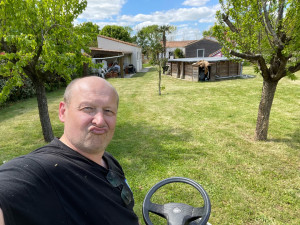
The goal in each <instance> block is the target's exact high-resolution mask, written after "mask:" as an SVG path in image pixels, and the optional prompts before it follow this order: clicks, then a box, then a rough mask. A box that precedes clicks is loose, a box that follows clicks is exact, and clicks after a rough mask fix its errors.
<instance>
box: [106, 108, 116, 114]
mask: <svg viewBox="0 0 300 225" xmlns="http://www.w3.org/2000/svg"><path fill="white" fill-rule="evenodd" d="M104 112H105V113H106V114H108V115H114V112H113V111H111V110H109V109H105V110H104Z"/></svg>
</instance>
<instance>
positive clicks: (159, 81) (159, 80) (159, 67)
mask: <svg viewBox="0 0 300 225" xmlns="http://www.w3.org/2000/svg"><path fill="white" fill-rule="evenodd" d="M160 84H161V62H160V61H159V64H158V94H159V95H161V88H160Z"/></svg>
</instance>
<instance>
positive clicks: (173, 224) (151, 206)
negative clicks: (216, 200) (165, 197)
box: [143, 177, 211, 225]
mask: <svg viewBox="0 0 300 225" xmlns="http://www.w3.org/2000/svg"><path fill="white" fill-rule="evenodd" d="M175 182H179V183H187V184H189V185H191V186H193V187H194V188H196V189H197V190H198V191H199V192H200V194H201V195H202V198H203V200H204V206H203V207H200V208H195V207H192V206H190V205H187V204H183V203H167V204H164V205H159V204H155V203H152V202H151V201H150V199H151V197H152V195H153V194H154V193H155V192H156V191H157V190H158V189H159V188H161V187H162V186H164V185H166V184H169V183H175ZM210 210H211V204H210V200H209V197H208V195H207V193H206V191H205V190H204V189H203V188H202V186H201V185H200V184H198V183H197V182H195V181H193V180H191V179H188V178H185V177H172V178H168V179H165V180H162V181H160V182H158V183H157V184H155V185H154V186H153V187H152V188H151V189H150V191H149V192H148V193H147V195H146V197H145V199H144V202H143V217H144V221H145V223H146V224H147V225H153V224H152V222H151V220H150V217H149V212H152V213H154V214H157V215H159V216H161V217H163V218H166V219H167V221H168V225H188V224H190V225H206V224H207V221H208V219H209V216H210ZM192 221H193V222H192Z"/></svg>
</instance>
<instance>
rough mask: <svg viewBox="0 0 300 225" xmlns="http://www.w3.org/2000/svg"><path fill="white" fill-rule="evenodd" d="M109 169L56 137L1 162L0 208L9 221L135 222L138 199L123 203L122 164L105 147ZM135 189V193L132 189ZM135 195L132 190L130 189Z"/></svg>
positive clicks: (53, 224) (23, 224)
mask: <svg viewBox="0 0 300 225" xmlns="http://www.w3.org/2000/svg"><path fill="white" fill-rule="evenodd" d="M103 157H104V160H106V163H107V165H108V167H109V169H108V170H107V169H105V168H104V167H102V166H99V165H98V164H96V163H95V162H93V161H91V160H89V159H87V158H86V157H84V156H82V155H81V154H79V153H77V152H76V151H74V150H72V149H70V148H69V147H67V146H66V145H64V144H63V143H62V142H60V141H59V140H58V139H54V140H53V141H52V142H51V143H50V144H49V145H46V146H44V147H42V148H39V149H37V150H35V151H33V152H32V153H30V154H28V155H26V156H22V157H18V158H16V159H13V160H11V161H9V162H7V163H5V164H3V165H2V166H1V167H0V208H1V209H2V211H3V214H4V220H5V224H6V225H27V224H28V225H29V224H30V225H60V224H69V225H101V224H103V225H109V224H112V225H120V224H122V225H137V224H138V218H137V216H136V215H135V213H134V212H133V205H134V202H133V201H132V202H131V203H130V204H128V203H127V204H125V203H124V201H123V200H122V198H121V191H122V187H123V184H122V185H119V186H116V187H114V186H113V185H112V184H111V183H110V182H109V181H108V180H107V179H106V176H107V174H108V172H109V171H114V173H116V174H118V175H119V177H121V178H123V179H125V178H124V172H123V170H122V168H121V166H120V164H119V163H118V162H117V161H116V159H114V158H113V157H112V156H111V155H110V154H109V153H107V152H105V154H104V156H103ZM130 193H131V192H130ZM131 194H132V193H131Z"/></svg>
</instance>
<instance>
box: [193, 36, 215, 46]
mask: <svg viewBox="0 0 300 225" xmlns="http://www.w3.org/2000/svg"><path fill="white" fill-rule="evenodd" d="M200 41H211V42H215V43H219V42H218V41H217V40H216V39H215V38H207V37H205V38H202V39H200V40H196V41H194V42H191V43H189V44H188V45H191V44H194V43H196V42H200Z"/></svg>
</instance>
